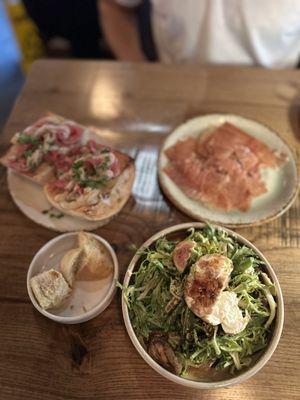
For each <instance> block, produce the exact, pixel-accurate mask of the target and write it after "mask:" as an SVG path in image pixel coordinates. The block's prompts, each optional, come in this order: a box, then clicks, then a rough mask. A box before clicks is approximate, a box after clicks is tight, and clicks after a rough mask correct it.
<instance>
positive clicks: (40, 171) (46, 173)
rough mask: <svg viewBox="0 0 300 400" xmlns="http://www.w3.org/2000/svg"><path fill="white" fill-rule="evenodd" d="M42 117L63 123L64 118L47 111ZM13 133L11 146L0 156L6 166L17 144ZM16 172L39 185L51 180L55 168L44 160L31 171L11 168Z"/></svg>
mask: <svg viewBox="0 0 300 400" xmlns="http://www.w3.org/2000/svg"><path fill="white" fill-rule="evenodd" d="M42 118H48V119H49V120H51V121H54V122H57V123H63V122H64V121H65V120H66V119H65V118H63V117H61V116H59V115H56V114H53V113H51V112H47V113H46V114H45V115H44V116H43V117H42ZM16 135H17V134H15V135H14V136H13V137H12V139H11V146H10V147H9V149H8V150H7V152H6V153H5V154H4V155H3V156H2V157H1V158H0V163H1V164H2V165H4V166H5V167H7V168H10V166H9V160H10V159H12V158H13V157H14V155H15V153H16V151H17V147H18V145H17V144H16V137H17V136H16ZM12 170H13V171H15V172H16V173H17V174H19V175H22V176H24V177H26V178H28V179H30V180H31V181H33V182H35V183H38V184H39V185H45V184H46V183H48V182H51V181H52V180H53V179H54V178H55V169H54V167H53V166H51V165H49V164H47V163H46V162H42V163H41V164H40V165H39V167H38V168H37V169H36V170H35V171H33V172H20V171H16V170H14V169H13V168H12Z"/></svg>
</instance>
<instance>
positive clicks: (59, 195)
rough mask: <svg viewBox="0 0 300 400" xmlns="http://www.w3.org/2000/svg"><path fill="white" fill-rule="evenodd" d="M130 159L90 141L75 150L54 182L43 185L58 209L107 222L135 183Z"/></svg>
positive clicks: (123, 202) (128, 194) (132, 164)
mask: <svg viewBox="0 0 300 400" xmlns="http://www.w3.org/2000/svg"><path fill="white" fill-rule="evenodd" d="M134 175H135V168H134V163H133V160H132V159H131V158H130V157H129V156H128V155H127V154H124V153H121V152H119V151H115V150H112V149H110V148H109V147H107V146H103V145H101V144H98V143H96V142H94V141H92V140H90V141H88V142H87V143H86V145H83V146H78V147H75V148H74V149H73V150H72V151H71V153H70V157H69V158H68V164H67V163H66V164H65V166H64V168H63V169H60V170H59V171H58V174H57V179H55V180H54V181H51V182H49V183H48V184H46V186H45V189H44V190H45V194H46V196H47V199H48V200H49V202H50V203H51V204H52V205H53V206H54V207H56V208H57V209H59V210H61V211H63V212H65V213H67V214H70V215H74V216H76V217H84V218H86V219H90V220H95V221H97V220H102V219H108V218H110V217H112V216H113V215H115V214H116V213H117V212H118V211H120V210H121V208H122V207H123V206H124V204H125V203H126V201H127V200H128V198H129V196H130V193H131V188H132V185H133V181H134Z"/></svg>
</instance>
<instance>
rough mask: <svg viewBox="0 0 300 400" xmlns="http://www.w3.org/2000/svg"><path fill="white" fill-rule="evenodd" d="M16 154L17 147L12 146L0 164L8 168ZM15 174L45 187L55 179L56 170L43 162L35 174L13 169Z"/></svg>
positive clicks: (0, 160)
mask: <svg viewBox="0 0 300 400" xmlns="http://www.w3.org/2000/svg"><path fill="white" fill-rule="evenodd" d="M15 153H16V146H15V145H12V146H11V147H10V148H9V149H8V151H7V152H6V153H5V154H4V156H3V157H1V158H0V163H1V164H2V165H4V166H5V167H7V168H10V166H9V160H10V159H11V158H13V157H14V154H15ZM11 169H12V170H13V171H14V172H15V173H17V174H19V175H22V176H25V177H26V178H28V179H30V180H31V181H33V182H35V183H38V184H39V185H45V184H46V183H48V182H51V181H52V180H53V179H54V178H55V174H54V168H53V166H51V165H49V164H47V163H45V162H43V163H42V164H40V165H39V166H38V167H37V168H36V170H35V171H33V172H30V171H29V172H19V171H16V170H14V169H13V168H11Z"/></svg>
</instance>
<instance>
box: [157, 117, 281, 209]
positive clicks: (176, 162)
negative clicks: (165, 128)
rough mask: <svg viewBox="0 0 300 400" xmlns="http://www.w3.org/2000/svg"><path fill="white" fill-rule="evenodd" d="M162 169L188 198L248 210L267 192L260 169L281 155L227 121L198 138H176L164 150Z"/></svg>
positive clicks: (274, 163)
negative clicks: (163, 167) (256, 199)
mask: <svg viewBox="0 0 300 400" xmlns="http://www.w3.org/2000/svg"><path fill="white" fill-rule="evenodd" d="M165 154H166V156H167V157H168V159H169V163H168V165H167V166H166V167H165V169H164V172H165V173H166V174H167V175H168V176H169V178H170V179H171V180H172V181H173V182H174V183H175V184H176V185H177V186H178V187H179V188H181V190H182V191H183V192H184V193H186V194H187V196H189V197H190V198H192V199H194V200H196V201H200V202H203V203H205V204H207V205H209V206H211V207H214V208H218V209H223V210H226V211H230V210H233V209H238V210H240V211H247V210H248V209H249V207H250V206H251V202H252V200H253V198H255V197H257V196H260V195H261V194H263V193H265V192H266V191H267V187H266V185H265V183H264V181H263V179H262V176H261V168H276V167H277V166H279V165H281V164H282V160H283V158H282V155H281V156H277V155H276V154H275V152H274V151H272V150H271V149H269V147H268V146H267V145H266V144H264V143H262V142H261V141H259V140H258V139H256V138H254V137H252V136H250V135H249V134H248V133H246V132H243V131H242V130H241V129H239V128H237V127H236V126H234V125H232V124H230V123H228V122H226V123H225V124H223V125H221V126H219V127H217V128H216V129H215V130H212V131H210V132H207V133H204V134H201V135H200V136H199V137H198V138H187V139H184V140H179V141H178V142H176V143H175V144H174V145H173V146H171V147H169V148H168V149H166V150H165Z"/></svg>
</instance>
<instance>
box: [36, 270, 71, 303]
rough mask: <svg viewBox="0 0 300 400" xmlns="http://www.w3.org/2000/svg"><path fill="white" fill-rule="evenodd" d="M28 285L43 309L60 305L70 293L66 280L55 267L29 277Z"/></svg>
mask: <svg viewBox="0 0 300 400" xmlns="http://www.w3.org/2000/svg"><path fill="white" fill-rule="evenodd" d="M30 286H31V289H32V291H33V293H34V296H35V298H36V300H37V302H38V303H39V305H40V306H41V307H42V308H43V309H44V310H47V309H49V308H57V307H59V306H61V305H62V304H63V303H64V301H65V300H66V299H67V298H68V296H69V295H70V293H71V289H70V288H69V285H68V283H67V281H66V280H65V278H64V277H63V275H62V274H61V273H60V272H59V271H56V270H55V269H50V270H49V271H45V272H42V273H41V274H38V275H36V276H34V277H33V278H31V279H30Z"/></svg>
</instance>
